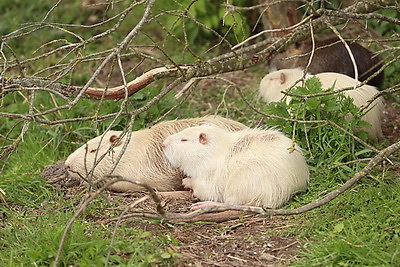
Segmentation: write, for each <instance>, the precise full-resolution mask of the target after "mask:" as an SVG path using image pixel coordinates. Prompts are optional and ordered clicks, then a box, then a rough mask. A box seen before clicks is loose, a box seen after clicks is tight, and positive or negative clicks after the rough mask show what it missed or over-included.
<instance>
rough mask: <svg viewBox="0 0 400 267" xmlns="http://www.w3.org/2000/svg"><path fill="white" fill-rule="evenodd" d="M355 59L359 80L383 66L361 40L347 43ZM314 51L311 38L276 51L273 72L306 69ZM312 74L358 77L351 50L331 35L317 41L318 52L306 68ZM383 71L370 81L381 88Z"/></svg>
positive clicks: (271, 66)
mask: <svg viewBox="0 0 400 267" xmlns="http://www.w3.org/2000/svg"><path fill="white" fill-rule="evenodd" d="M347 44H348V46H349V47H350V50H351V52H352V54H353V56H354V59H355V61H356V65H357V69H358V80H359V81H365V80H366V79H368V78H369V77H370V76H371V75H372V74H374V73H375V72H376V71H377V70H378V69H379V68H381V67H382V64H381V63H380V58H379V57H378V56H374V55H373V54H372V53H371V52H370V51H369V50H367V49H366V48H364V47H363V46H361V45H360V44H358V43H354V42H347ZM311 51H312V42H311V40H307V41H302V42H297V43H295V44H294V45H292V46H290V47H289V48H288V49H287V50H286V51H284V52H282V53H279V54H277V55H276V56H275V57H274V58H273V59H272V60H271V61H270V68H271V71H273V70H280V69H293V68H303V69H304V68H305V67H306V66H307V63H308V61H309V58H310V55H311ZM307 72H308V73H310V74H317V73H321V72H336V73H342V74H346V75H347V76H350V77H352V78H355V72H354V66H353V63H352V61H351V58H350V55H349V52H348V51H347V49H346V47H345V46H344V44H343V43H342V42H341V41H340V40H339V39H338V38H336V37H335V38H330V39H327V40H324V41H316V42H315V52H314V55H313V58H312V61H311V64H310V66H309V67H308V69H307ZM382 82H383V72H381V73H379V74H378V75H377V76H376V77H374V78H373V79H371V80H370V81H369V82H368V84H370V85H373V86H376V87H378V88H379V87H381V86H382Z"/></svg>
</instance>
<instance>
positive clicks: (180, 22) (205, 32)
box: [157, 0, 250, 45]
mask: <svg viewBox="0 0 400 267" xmlns="http://www.w3.org/2000/svg"><path fill="white" fill-rule="evenodd" d="M221 4H222V2H221V1H218V2H210V1H207V0H198V1H195V2H193V1H191V0H183V1H179V4H176V5H173V4H171V2H163V1H160V2H159V3H157V5H158V6H159V8H160V9H161V10H179V11H184V15H185V16H182V17H179V16H176V17H174V16H167V17H166V18H165V26H166V28H167V29H169V30H170V31H171V32H172V33H173V34H174V35H175V36H178V37H179V36H183V35H186V36H187V41H188V43H189V44H190V45H198V44H201V45H202V44H205V43H209V42H210V40H211V41H212V42H213V43H214V42H220V41H221V40H220V37H221V36H225V38H227V39H228V40H229V41H230V42H233V43H237V42H240V41H242V40H243V38H245V37H247V36H248V35H249V33H250V27H249V23H248V21H247V20H246V17H245V16H244V14H241V13H239V12H227V9H226V7H224V6H222V5H221ZM232 4H234V5H237V6H244V5H246V1H243V0H236V1H232ZM247 4H248V3H247ZM185 10H187V11H185ZM218 35H219V36H218ZM214 38H215V41H214V40H213V39H214Z"/></svg>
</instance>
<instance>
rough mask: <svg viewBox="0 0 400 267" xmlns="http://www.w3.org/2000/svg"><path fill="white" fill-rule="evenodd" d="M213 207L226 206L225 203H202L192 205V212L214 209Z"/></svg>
mask: <svg viewBox="0 0 400 267" xmlns="http://www.w3.org/2000/svg"><path fill="white" fill-rule="evenodd" d="M213 206H225V203H221V202H214V201H201V202H196V203H194V204H192V206H191V207H190V210H199V209H202V208H206V207H213Z"/></svg>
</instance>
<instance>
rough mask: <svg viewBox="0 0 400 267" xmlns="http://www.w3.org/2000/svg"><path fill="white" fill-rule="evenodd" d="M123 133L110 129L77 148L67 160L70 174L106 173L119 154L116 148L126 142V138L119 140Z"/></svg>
mask: <svg viewBox="0 0 400 267" xmlns="http://www.w3.org/2000/svg"><path fill="white" fill-rule="evenodd" d="M121 133H122V132H120V131H108V132H106V133H105V134H103V135H101V136H98V137H95V138H93V139H91V140H89V141H88V142H87V143H86V144H84V145H83V146H81V147H79V148H78V149H77V150H75V151H74V152H73V153H72V154H71V155H69V156H68V158H67V160H66V161H65V167H66V169H67V171H68V172H69V174H70V175H71V176H72V177H76V178H79V177H80V178H86V177H87V176H88V174H92V175H93V177H94V178H100V177H101V176H102V175H103V174H106V173H107V172H108V170H109V169H110V168H111V166H112V164H113V162H114V160H115V159H116V157H117V155H118V153H115V148H117V147H121V146H122V145H123V143H124V139H121V140H119V136H120V135H121ZM111 148H112V149H111ZM93 166H95V168H94V169H93Z"/></svg>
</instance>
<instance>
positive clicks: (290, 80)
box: [259, 69, 384, 140]
mask: <svg viewBox="0 0 400 267" xmlns="http://www.w3.org/2000/svg"><path fill="white" fill-rule="evenodd" d="M303 74H304V72H303V70H301V69H282V70H278V71H274V72H271V73H269V74H267V75H266V76H265V77H264V78H263V79H262V80H261V82H260V88H259V93H260V95H261V96H262V98H263V100H264V101H265V102H267V103H270V102H277V101H281V99H283V98H284V96H285V95H284V94H283V93H282V91H286V90H288V89H289V88H291V87H292V86H293V85H294V84H295V83H296V82H298V83H297V84H296V85H297V86H299V85H301V81H299V80H300V79H301V78H302V77H303ZM313 76H316V77H318V78H319V79H320V80H321V83H322V88H324V89H328V88H330V87H332V86H333V85H334V84H335V90H339V89H342V88H348V87H354V86H355V85H356V84H359V83H360V82H358V81H357V80H355V79H353V78H351V77H349V76H346V75H344V74H340V73H334V72H324V73H318V74H316V75H311V74H307V75H306V79H308V78H310V77H313ZM377 93H379V91H378V89H377V88H376V87H374V86H371V85H363V86H361V87H357V88H356V89H352V90H346V91H344V92H343V94H345V95H346V96H349V97H351V98H352V99H353V101H354V102H353V103H354V105H356V106H357V107H361V106H363V105H364V104H366V103H367V102H368V100H370V99H371V98H372V97H373V96H374V95H375V94H377ZM286 101H287V103H288V102H289V101H290V96H287V97H286ZM369 108H370V110H369V111H368V112H367V113H366V114H365V115H364V116H363V118H362V119H363V120H364V121H366V122H368V123H369V124H371V127H368V128H365V129H364V128H363V130H365V131H366V132H367V133H368V138H369V139H370V140H379V139H383V134H382V128H381V116H382V114H383V110H384V104H383V98H382V97H379V98H377V99H376V100H374V102H372V103H371V105H370V107H369Z"/></svg>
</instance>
